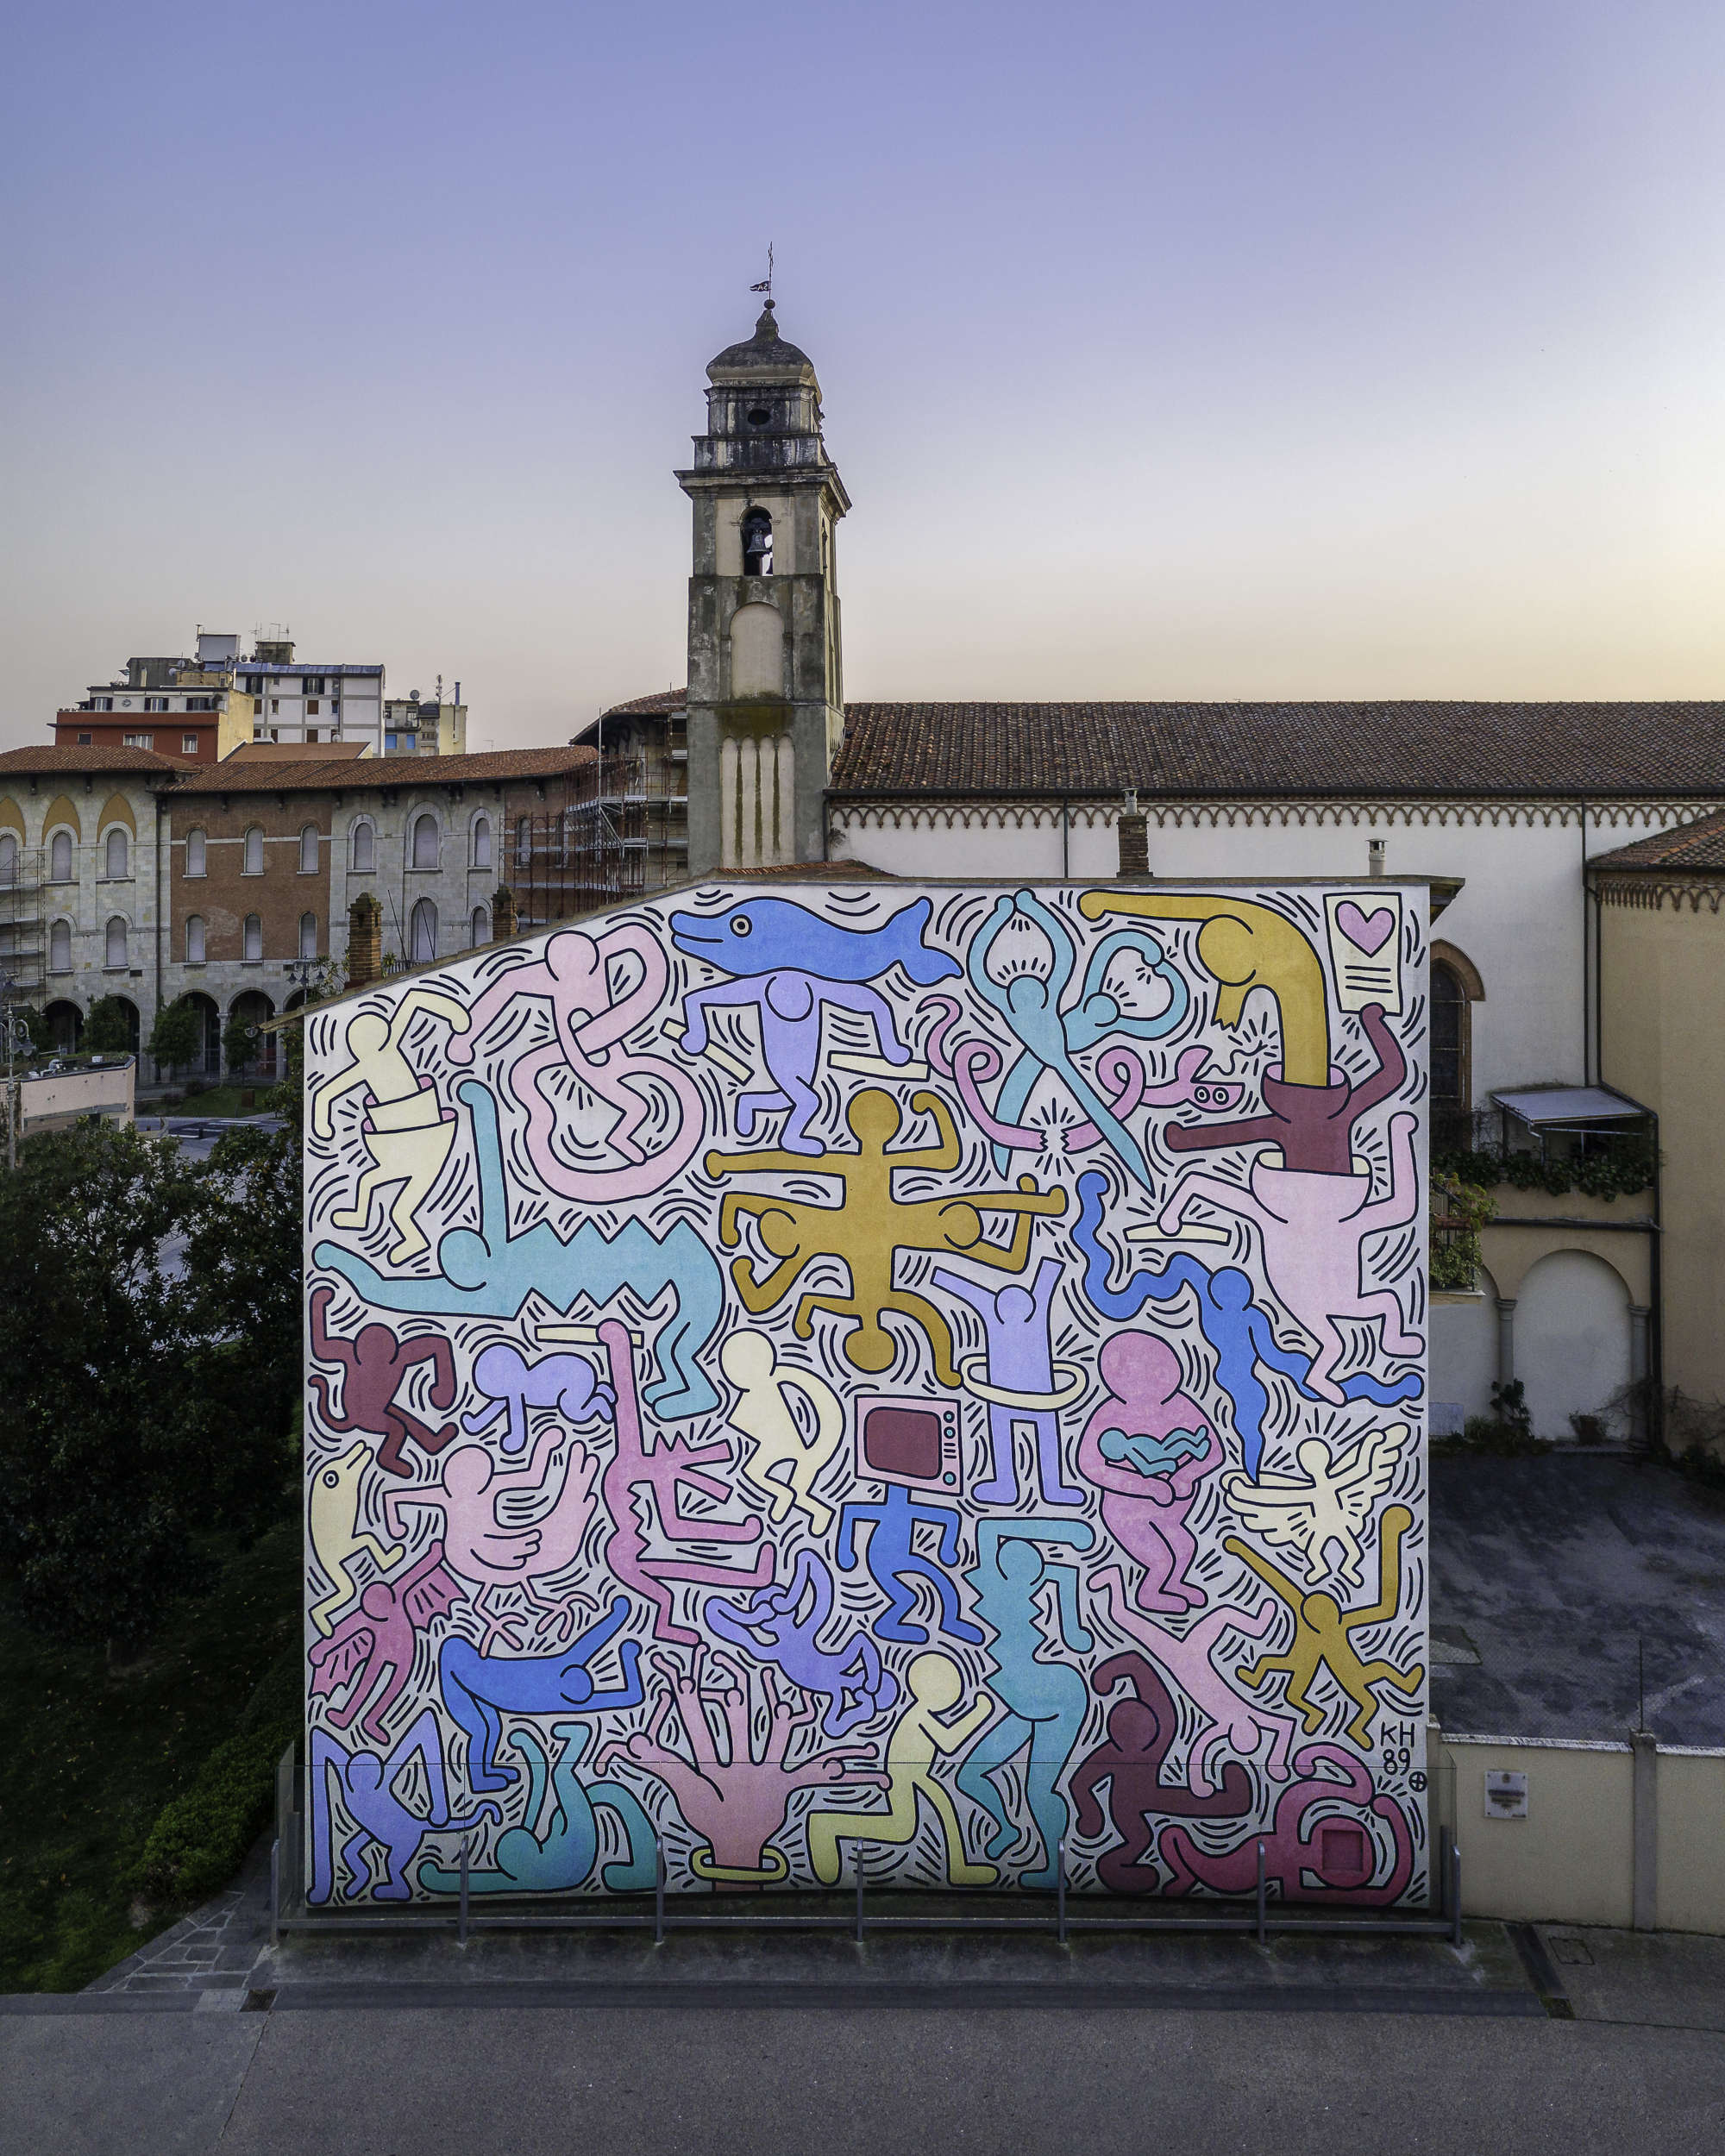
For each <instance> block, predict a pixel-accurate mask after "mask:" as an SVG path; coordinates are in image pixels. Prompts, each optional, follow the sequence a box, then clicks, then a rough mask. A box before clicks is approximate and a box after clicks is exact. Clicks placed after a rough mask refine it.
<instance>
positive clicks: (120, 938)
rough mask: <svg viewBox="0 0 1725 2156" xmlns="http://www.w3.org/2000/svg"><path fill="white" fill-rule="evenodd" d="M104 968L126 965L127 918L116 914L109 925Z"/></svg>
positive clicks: (121, 914)
mask: <svg viewBox="0 0 1725 2156" xmlns="http://www.w3.org/2000/svg"><path fill="white" fill-rule="evenodd" d="M102 962H103V965H104V966H123V965H124V964H125V963H126V917H125V915H124V914H123V913H116V914H115V915H114V916H113V918H111V919H110V922H109V924H108V941H107V944H106V948H105V950H104V954H103V961H102Z"/></svg>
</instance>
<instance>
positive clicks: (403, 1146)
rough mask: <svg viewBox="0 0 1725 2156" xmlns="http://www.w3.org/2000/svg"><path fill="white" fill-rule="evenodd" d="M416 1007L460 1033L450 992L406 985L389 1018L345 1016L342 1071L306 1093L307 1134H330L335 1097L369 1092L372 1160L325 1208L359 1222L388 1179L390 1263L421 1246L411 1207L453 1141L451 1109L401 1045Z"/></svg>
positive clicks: (463, 1027) (344, 1220)
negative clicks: (345, 1197) (349, 1189)
mask: <svg viewBox="0 0 1725 2156" xmlns="http://www.w3.org/2000/svg"><path fill="white" fill-rule="evenodd" d="M421 1012H430V1013H431V1014H432V1015H433V1016H434V1017H436V1018H447V1019H448V1020H449V1030H450V1031H451V1032H455V1033H465V1032H466V1031H467V1012H466V1011H465V1010H464V1009H463V1007H462V1006H461V1005H460V1004H459V1003H457V1002H456V1001H455V998H454V997H453V996H446V995H440V994H439V993H438V992H437V991H436V989H435V988H410V989H409V990H408V992H407V993H406V994H405V996H403V998H402V999H401V1000H400V1002H399V1003H398V1005H397V1006H396V1007H395V1014H394V1016H393V1017H392V1018H384V1017H383V1016H382V1014H381V1013H380V1012H376V1011H361V1012H358V1013H357V1014H356V1015H355V1016H354V1018H350V1019H349V1020H348V1036H347V1042H346V1046H347V1050H348V1055H349V1056H352V1058H353V1061H352V1062H350V1063H349V1064H348V1068H347V1069H345V1070H343V1071H338V1072H337V1073H336V1075H335V1076H334V1077H331V1078H326V1079H325V1080H324V1081H323V1084H322V1085H321V1086H319V1087H318V1088H317V1091H316V1092H315V1093H314V1094H312V1096H311V1131H312V1135H313V1136H314V1137H315V1138H323V1139H326V1140H327V1139H329V1138H334V1136H335V1134H336V1125H335V1118H334V1110H335V1106H336V1102H337V1101H338V1100H343V1099H345V1098H346V1096H347V1095H348V1094H350V1093H358V1092H361V1091H364V1092H365V1093H366V1094H368V1095H369V1096H370V1107H369V1112H368V1113H367V1116H366V1119H365V1121H364V1122H363V1123H362V1124H361V1126H360V1129H361V1137H362V1138H363V1140H364V1143H365V1148H366V1150H367V1152H368V1153H369V1154H370V1155H371V1156H372V1160H373V1166H372V1167H370V1168H368V1169H367V1170H366V1172H365V1173H364V1175H361V1177H360V1180H359V1184H358V1186H357V1188H355V1190H354V1202H353V1204H352V1205H351V1206H348V1207H346V1208H344V1209H343V1210H342V1212H340V1213H331V1214H330V1216H329V1219H330V1223H331V1225H333V1226H336V1227H338V1228H363V1227H364V1226H365V1225H367V1222H368V1221H369V1220H370V1219H371V1211H372V1200H373V1198H374V1197H375V1196H376V1195H377V1194H378V1193H379V1191H380V1190H386V1189H387V1188H389V1186H390V1185H391V1184H392V1183H399V1184H400V1185H401V1188H400V1190H399V1191H398V1193H397V1194H396V1199H395V1202H394V1204H393V1205H392V1206H391V1207H390V1209H389V1217H390V1220H391V1222H392V1225H393V1226H394V1228H395V1232H396V1235H397V1238H398V1240H397V1242H396V1244H395V1245H394V1247H393V1249H392V1250H391V1251H390V1253H389V1262H390V1263H391V1264H392V1265H399V1264H402V1263H405V1260H407V1259H408V1258H410V1257H418V1255H419V1253H420V1252H421V1251H422V1250H424V1249H425V1248H426V1247H427V1244H426V1240H425V1238H424V1236H423V1234H422V1233H421V1232H420V1228H419V1220H418V1211H419V1207H420V1206H422V1205H423V1203H424V1201H425V1200H426V1199H427V1198H428V1197H429V1196H430V1192H431V1187H432V1185H433V1184H434V1183H435V1182H436V1180H437V1178H438V1176H439V1175H441V1174H442V1171H443V1163H445V1162H446V1161H447V1160H448V1159H449V1150H450V1148H451V1147H452V1146H453V1145H454V1144H455V1110H454V1109H453V1108H446V1107H444V1106H442V1104H441V1103H440V1102H439V1100H438V1099H437V1090H436V1087H435V1086H434V1085H433V1084H432V1082H431V1081H430V1079H429V1078H421V1077H420V1075H419V1074H418V1073H417V1071H416V1070H415V1069H414V1068H413V1066H412V1064H411V1063H410V1062H408V1060H407V1058H406V1056H405V1055H403V1053H402V1050H401V1043H402V1039H403V1037H404V1036H405V1033H406V1031H407V1029H408V1027H409V1026H410V1025H411V1024H412V1022H413V1020H414V1019H415V1018H417V1017H418V1016H419V1015H420V1013H421Z"/></svg>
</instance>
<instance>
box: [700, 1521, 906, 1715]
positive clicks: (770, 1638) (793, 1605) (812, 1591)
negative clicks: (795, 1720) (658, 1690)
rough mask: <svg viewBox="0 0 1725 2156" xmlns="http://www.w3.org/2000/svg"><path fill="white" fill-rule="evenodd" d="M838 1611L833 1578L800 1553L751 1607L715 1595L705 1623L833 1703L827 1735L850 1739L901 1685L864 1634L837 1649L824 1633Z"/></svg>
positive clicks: (817, 1560) (815, 1557) (818, 1560)
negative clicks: (828, 1644) (822, 1641)
mask: <svg viewBox="0 0 1725 2156" xmlns="http://www.w3.org/2000/svg"><path fill="white" fill-rule="evenodd" d="M831 1614H832V1575H831V1572H830V1571H828V1570H827V1568H826V1560H825V1558H824V1557H821V1556H819V1554H818V1553H817V1552H816V1551H813V1550H809V1549H802V1550H799V1551H798V1552H797V1562H796V1569H795V1570H794V1571H793V1573H792V1575H791V1576H790V1578H789V1579H788V1580H785V1581H782V1582H781V1583H780V1584H778V1585H777V1586H775V1587H757V1588H756V1590H755V1592H754V1593H753V1594H752V1595H750V1597H749V1598H748V1600H747V1601H744V1602H741V1603H737V1602H727V1601H724V1599H723V1598H722V1597H721V1596H719V1595H709V1596H708V1598H707V1601H706V1608H705V1609H704V1610H703V1611H702V1613H701V1617H702V1622H703V1623H704V1624H705V1625H706V1627H707V1629H708V1631H709V1632H712V1633H715V1634H716V1635H717V1636H718V1638H719V1639H723V1640H724V1641H725V1642H726V1643H727V1644H728V1645H731V1646H733V1647H738V1648H740V1649H741V1650H742V1651H743V1653H745V1654H748V1655H752V1656H753V1657H754V1658H755V1659H756V1661H757V1662H764V1663H771V1664H774V1665H775V1667H776V1668H778V1669H779V1670H781V1671H782V1672H783V1673H784V1675H785V1676H786V1677H788V1678H789V1680H790V1682H791V1683H793V1684H795V1685H798V1686H800V1688H801V1689H802V1690H804V1691H805V1692H810V1693H813V1694H815V1695H819V1696H820V1697H823V1698H825V1701H826V1703H827V1704H826V1712H825V1714H824V1715H823V1716H822V1718H821V1733H822V1734H823V1736H825V1737H827V1738H829V1739H831V1738H835V1737H842V1736H844V1734H845V1733H846V1732H847V1731H848V1730H852V1729H855V1728H856V1726H857V1724H858V1723H859V1722H866V1721H872V1720H874V1718H875V1715H877V1714H885V1713H886V1711H887V1710H888V1708H890V1707H892V1706H894V1704H896V1702H897V1700H898V1696H899V1681H898V1679H897V1678H896V1677H894V1675H893V1673H892V1671H891V1670H888V1669H883V1668H882V1667H881V1651H880V1649H879V1648H878V1647H877V1646H876V1645H875V1643H874V1641H873V1640H872V1639H870V1638H869V1635H868V1633H866V1632H863V1631H862V1630H860V1629H859V1630H857V1631H855V1632H853V1633H851V1634H850V1637H849V1638H848V1639H844V1641H842V1642H841V1643H840V1645H837V1647H831V1648H828V1647H823V1646H822V1645H821V1644H820V1635H821V1633H822V1632H823V1631H825V1627H826V1620H827V1619H828V1618H829V1617H830V1616H831Z"/></svg>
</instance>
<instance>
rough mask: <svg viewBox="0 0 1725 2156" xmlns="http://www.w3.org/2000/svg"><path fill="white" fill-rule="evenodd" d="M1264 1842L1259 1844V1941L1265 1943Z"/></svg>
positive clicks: (1259, 1943)
mask: <svg viewBox="0 0 1725 2156" xmlns="http://www.w3.org/2000/svg"><path fill="white" fill-rule="evenodd" d="M1264 1899H1265V1897H1264V1844H1263V1843H1262V1842H1259V1844H1258V1945H1259V1946H1263V1945H1264V1941H1265V1939H1266V1937H1267V1935H1268V1934H1267V1931H1266V1927H1265V1924H1264Z"/></svg>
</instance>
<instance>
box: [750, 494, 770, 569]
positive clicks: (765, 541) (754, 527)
mask: <svg viewBox="0 0 1725 2156" xmlns="http://www.w3.org/2000/svg"><path fill="white" fill-rule="evenodd" d="M772 573H773V520H772V518H771V517H769V516H768V514H767V512H766V511H765V510H764V509H751V510H750V511H749V514H748V515H747V516H746V517H744V518H743V575H744V576H771V574H772Z"/></svg>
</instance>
